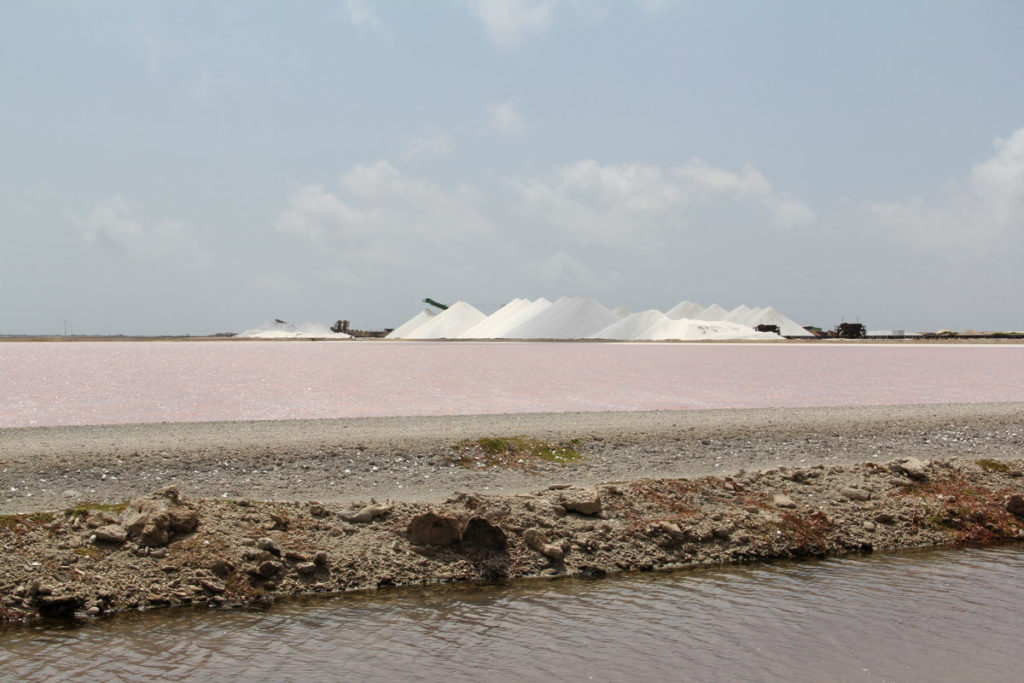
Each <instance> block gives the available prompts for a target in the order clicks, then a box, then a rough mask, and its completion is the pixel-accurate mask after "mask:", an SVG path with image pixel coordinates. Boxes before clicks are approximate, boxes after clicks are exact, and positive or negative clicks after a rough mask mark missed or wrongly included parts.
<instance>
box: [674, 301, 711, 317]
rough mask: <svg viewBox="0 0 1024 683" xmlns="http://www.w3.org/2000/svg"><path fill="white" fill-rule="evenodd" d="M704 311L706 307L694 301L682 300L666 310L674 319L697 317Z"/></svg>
mask: <svg viewBox="0 0 1024 683" xmlns="http://www.w3.org/2000/svg"><path fill="white" fill-rule="evenodd" d="M703 312H704V307H703V306H701V305H700V304H695V303H693V302H692V301H680V302H679V303H678V304H676V305H675V306H673V307H672V308H670V309H668V310H667V311H665V315H667V316H668V317H669V318H672V319H673V320H679V319H680V318H697V317H699V316H700V314H701V313H703Z"/></svg>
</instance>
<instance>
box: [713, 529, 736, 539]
mask: <svg viewBox="0 0 1024 683" xmlns="http://www.w3.org/2000/svg"><path fill="white" fill-rule="evenodd" d="M711 535H712V536H714V537H715V538H717V539H719V540H721V541H728V540H729V537H730V536H732V529H730V528H729V527H724V526H719V527H715V528H714V529H712V530H711Z"/></svg>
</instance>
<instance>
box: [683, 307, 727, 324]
mask: <svg viewBox="0 0 1024 683" xmlns="http://www.w3.org/2000/svg"><path fill="white" fill-rule="evenodd" d="M728 315H729V311H727V310H725V309H724V308H722V307H721V306H719V305H718V304H711V305H710V306H708V307H707V308H705V309H704V310H703V311H701V312H700V313H699V314H698V315H695V316H691V318H692V319H700V320H709V321H715V320H725V319H726V317H727V316H728Z"/></svg>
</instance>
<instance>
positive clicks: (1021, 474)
mask: <svg viewBox="0 0 1024 683" xmlns="http://www.w3.org/2000/svg"><path fill="white" fill-rule="evenodd" d="M1006 474H1007V475H1009V476H1011V477H1013V478H1014V479H1020V478H1021V477H1024V472H1022V471H1021V470H1010V471H1009V472H1007V473H1006Z"/></svg>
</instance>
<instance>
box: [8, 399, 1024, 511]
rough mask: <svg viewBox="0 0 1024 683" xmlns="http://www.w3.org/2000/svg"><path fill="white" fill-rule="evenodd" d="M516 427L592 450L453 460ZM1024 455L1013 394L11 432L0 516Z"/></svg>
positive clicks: (424, 497)
mask: <svg viewBox="0 0 1024 683" xmlns="http://www.w3.org/2000/svg"><path fill="white" fill-rule="evenodd" d="M516 435H521V436H529V437H534V438H538V439H543V440H545V441H549V442H552V443H562V444H571V445H572V447H573V448H574V449H575V450H577V451H578V452H579V453H580V454H581V455H582V456H583V458H582V459H581V460H580V461H579V462H577V463H573V464H568V465H564V466H560V465H555V464H547V463H539V464H538V466H537V467H536V468H535V469H534V471H533V472H529V473H528V472H521V471H514V470H506V469H493V468H488V467H474V468H469V469H467V468H464V467H459V466H458V465H457V464H456V461H457V460H458V458H459V453H458V448H457V444H459V443H460V442H463V441H465V440H471V439H478V438H482V437H497V436H516ZM1022 452H1024V404H1019V403H1014V404H970V405H926V406H891V407H856V408H807V409H771V410H717V411H682V412H635V413H569V414H527V415H483V416H464V417H429V418H362V419H345V420H309V421H302V420H299V421H287V422H269V421H267V422H229V423H194V424H178V423H164V424H147V425H123V426H122V425H118V426H97V427H62V428H32V429H3V430H0V513H19V512H31V511H34V510H47V509H57V508H60V507H63V506H66V505H69V504H72V503H75V502H79V501H83V500H88V501H95V502H121V501H124V500H126V499H128V498H131V497H133V496H138V495H143V494H147V493H150V492H152V491H154V490H156V489H158V488H161V487H163V486H166V485H169V484H176V485H177V486H178V487H179V489H180V491H181V493H182V495H183V496H185V497H187V498H230V499H242V498H245V499H253V500H280V501H289V500H320V501H322V502H326V503H335V502H337V503H345V502H349V501H352V500H357V499H365V498H368V497H377V498H380V499H387V498H394V499H400V500H406V501H440V500H444V499H445V498H447V497H448V496H450V495H451V494H452V492H454V491H460V490H461V491H465V490H470V491H476V492H481V493H488V494H494V493H506V494H510V493H521V492H526V491H532V490H535V489H536V488H538V487H543V486H548V485H551V484H559V483H573V484H594V483H598V482H605V481H616V480H628V479H637V478H643V477H651V478H678V477H695V476H702V475H706V474H715V473H721V472H731V471H736V470H739V469H746V470H762V469H768V468H773V467H778V466H780V465H782V466H790V467H795V466H807V465H810V464H817V463H820V464H827V465H833V464H842V463H856V462H862V461H871V460H876V461H879V462H884V461H887V460H890V459H892V458H894V457H909V456H913V457H917V458H921V459H948V458H952V457H963V458H973V459H977V458H996V459H999V458H1017V457H1020V455H1021V453H1022Z"/></svg>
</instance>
